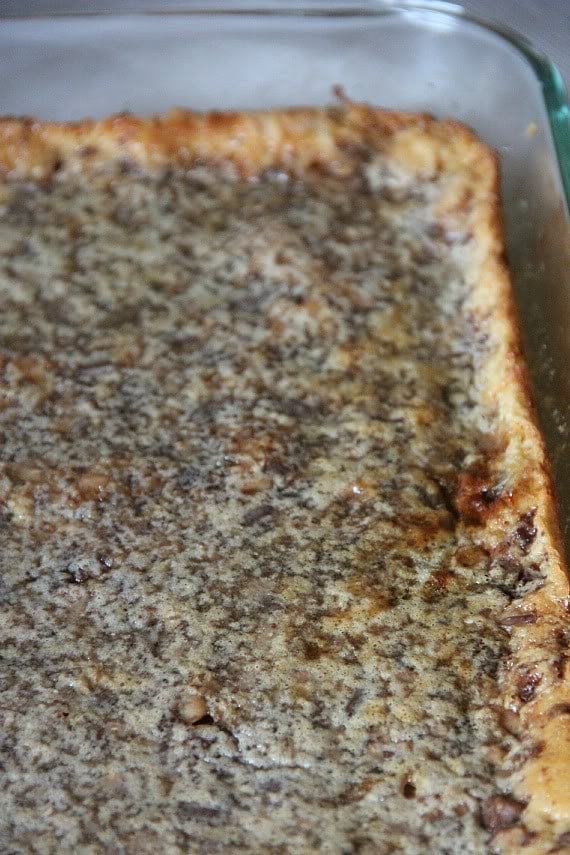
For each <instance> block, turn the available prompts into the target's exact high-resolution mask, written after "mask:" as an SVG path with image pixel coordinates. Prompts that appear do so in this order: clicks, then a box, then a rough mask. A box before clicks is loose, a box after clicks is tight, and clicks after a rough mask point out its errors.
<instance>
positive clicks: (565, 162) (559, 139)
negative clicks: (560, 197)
mask: <svg viewBox="0 0 570 855" xmlns="http://www.w3.org/2000/svg"><path fill="white" fill-rule="evenodd" d="M527 56H528V54H527ZM528 59H530V61H531V62H532V64H533V65H534V68H535V70H536V72H537V74H538V76H539V78H540V82H541V84H542V91H543V94H544V100H545V102H546V109H547V112H548V118H549V119H550V127H551V130H552V136H553V138H554V146H555V148H556V153H557V155H558V165H559V166H560V175H561V177H562V184H563V185H564V192H565V195H566V205H567V207H568V210H569V211H570V106H569V105H568V100H567V97H566V90H565V87H564V82H563V80H562V77H561V75H560V72H559V71H558V69H557V68H556V66H555V65H553V64H552V63H551V62H549V61H548V60H543V59H542V58H540V57H536V56H528Z"/></svg>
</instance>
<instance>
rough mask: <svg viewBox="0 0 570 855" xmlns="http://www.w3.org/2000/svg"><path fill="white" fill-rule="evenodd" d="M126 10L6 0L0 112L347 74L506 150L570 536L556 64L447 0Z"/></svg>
mask: <svg viewBox="0 0 570 855" xmlns="http://www.w3.org/2000/svg"><path fill="white" fill-rule="evenodd" d="M251 2H252V3H255V0H251ZM117 5H118V4H116V5H115V9H116V6H117ZM120 9H121V13H120V14H117V13H116V11H115V12H113V10H112V8H111V9H109V8H108V7H107V5H105V4H104V3H100V2H90V3H89V4H88V5H83V6H82V7H81V6H78V4H77V3H76V4H75V5H74V4H73V3H67V4H66V3H65V2H63V3H62V2H59V3H57V5H55V6H54V4H53V3H52V4H51V5H50V4H49V3H46V2H42V0H37V2H35V3H33V4H30V5H29V6H27V7H26V6H25V4H23V3H22V2H21V0H18V2H14V3H12V4H11V0H5V2H4V3H3V4H2V6H1V7H0V10H1V11H0V14H1V15H2V16H3V20H2V21H1V23H0V77H1V79H2V87H1V88H0V113H1V114H19V115H21V114H29V115H34V116H38V117H41V118H43V119H59V120H69V119H79V118H82V117H85V116H95V117H97V116H103V115H106V114H108V113H112V112H116V111H121V110H131V111H133V112H136V113H142V114H148V113H153V112H158V111H164V110H167V109H168V108H170V107H174V106H184V107H189V108H193V109H196V110H208V109H218V110H222V109H234V108H235V109H237V108H239V109H247V108H260V107H267V108H269V107H282V106H287V105H300V104H305V105H316V104H326V103H330V102H331V101H332V100H334V99H333V96H332V91H333V87H334V86H335V85H340V86H342V87H343V89H344V91H345V93H346V94H347V95H348V96H349V97H350V98H351V99H353V100H363V101H368V102H370V103H372V104H375V105H381V106H384V107H393V108H397V109H404V110H420V111H428V112H431V113H434V114H436V115H440V116H453V117H454V118H457V119H459V120H460V121H462V122H465V123H467V124H468V125H470V126H471V127H473V128H474V129H475V130H476V131H477V132H478V133H479V134H480V136H481V137H482V138H483V139H484V140H486V141H487V142H488V143H489V144H490V145H491V146H493V148H495V149H496V151H497V152H498V153H499V155H500V158H501V163H502V190H503V202H504V219H505V226H506V236H507V250H508V256H509V261H510V265H511V269H512V272H513V278H514V283H515V289H516V295H517V300H518V304H519V309H520V316H521V321H522V330H523V337H524V343H525V347H526V352H527V358H528V362H529V365H530V369H531V374H532V379H533V385H534V392H535V398H536V401H537V405H538V409H539V414H540V419H541V422H542V427H543V431H544V433H545V436H546V439H547V444H548V447H549V452H550V455H551V459H552V463H553V468H554V474H555V481H556V487H557V491H558V496H559V502H560V509H561V519H562V525H563V529H564V534H565V538H566V542H567V544H568V545H570V453H569V443H570V433H569V431H570V371H568V366H569V365H570V223H569V218H568V196H569V195H570V119H569V115H570V114H569V109H568V104H567V102H566V97H565V93H564V89H563V85H562V82H561V79H560V76H559V74H558V72H557V71H556V69H555V68H554V66H553V65H552V64H551V63H550V62H549V61H548V59H547V58H545V57H543V56H541V55H540V54H539V53H538V52H536V51H535V50H534V49H533V48H532V47H531V46H530V45H529V44H528V43H527V42H526V41H525V40H524V39H523V38H522V37H519V36H517V35H516V34H513V33H511V32H505V31H502V30H498V29H496V28H494V27H492V26H489V25H486V24H485V23H482V22H480V21H477V20H474V19H473V18H471V17H469V16H468V15H466V14H465V13H464V12H463V10H462V8H461V7H460V6H459V5H456V4H449V3H442V2H431V3H429V2H413V3H409V2H402V3H391V2H390V3H380V2H368V3H367V2H361V3H358V2H348V3H342V4H339V3H334V2H332V3H330V2H329V3H324V2H319V0H302V1H301V2H288V3H287V5H286V6H285V7H280V6H278V5H277V4H275V3H265V4H263V3H262V2H260V3H257V4H256V8H251V7H250V6H249V5H247V4H246V5H244V4H243V3H240V2H238V3H236V2H232V0H227V2H225V3H223V2H222V3H220V2H216V0H210V2H208V3H204V4H202V5H197V4H193V3H188V2H186V3H183V4H176V3H168V4H164V3H163V4H160V5H159V4H156V3H152V2H146V3H145V2H144V0H139V2H135V3H131V2H129V0H127V2H123V3H121V6H120ZM30 10H31V11H30ZM86 11H87V12H88V14H85V13H86ZM32 12H33V14H32Z"/></svg>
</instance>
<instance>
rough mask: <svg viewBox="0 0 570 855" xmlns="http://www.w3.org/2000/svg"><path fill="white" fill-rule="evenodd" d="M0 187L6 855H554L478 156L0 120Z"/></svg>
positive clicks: (563, 680)
mask: <svg viewBox="0 0 570 855" xmlns="http://www.w3.org/2000/svg"><path fill="white" fill-rule="evenodd" d="M0 164H2V166H3V169H4V176H5V177H4V180H3V183H2V186H1V188H0V191H1V194H2V206H3V208H2V216H1V219H0V301H1V302H0V307H1V311H0V344H1V359H2V363H1V364H2V390H1V391H2V403H1V412H0V430H1V431H2V447H3V454H2V461H3V466H2V480H1V481H0V486H1V490H2V500H3V505H2V510H3V518H2V523H3V525H2V530H1V537H2V549H1V561H2V584H3V594H2V596H3V608H2V616H1V618H0V621H1V624H0V625H1V627H2V635H3V638H2V651H3V659H4V665H3V675H4V679H5V681H6V685H5V689H4V691H3V698H2V715H3V716H4V725H3V734H4V739H5V746H4V755H3V756H4V759H3V763H4V771H3V773H2V774H3V778H4V786H3V787H2V792H1V794H0V804H1V805H2V808H1V811H0V813H1V814H2V816H3V817H4V818H5V819H4V824H5V828H4V831H3V834H4V838H3V839H4V841H5V842H6V846H8V849H9V851H13V852H20V851H21V852H23V851H30V850H31V851H41V852H46V851H54V852H56V851H57V852H62V851H74V852H77V851H84V852H99V851H121V852H123V851H124V852H129V853H130V852H137V853H138V852H156V851H163V852H177V851H196V852H198V851H199V852H205V851H211V852H216V851H244V852H261V851H264V852H265V851H275V852H312V851H323V852H331V853H336V852H362V853H372V852H374V853H379V852H380V853H382V852H386V853H389V852H395V851H406V852H409V853H416V852H417V853H424V852H427V851H432V852H442V853H443V852H449V853H454V852H458V853H459V852H473V853H476V852H482V851H486V850H487V849H491V848H493V847H497V848H502V849H504V850H507V851H508V850H511V851H528V852H547V851H565V848H568V847H569V846H570V842H569V840H570V836H569V835H570V819H569V817H570V796H569V792H570V782H569V769H568V764H569V757H570V752H569V746H570V715H569V710H570V689H569V687H568V679H567V661H566V655H567V653H566V651H567V648H568V645H569V644H570V630H569V626H568V617H567V604H568V585H567V579H566V576H565V573H564V568H563V565H562V563H561V558H560V547H559V543H558V539H557V529H556V521H555V516H554V511H553V504H552V498H551V494H550V488H549V481H548V476H547V474H546V472H545V463H544V451H543V447H542V442H541V439H540V435H539V433H538V431H537V429H536V427H535V425H534V421H533V418H532V413H531V409H530V405H529V402H528V393H527V391H526V381H525V376H524V369H523V367H522V361H521V355H520V351H519V347H518V340H517V334H516V323H515V320H514V316H513V312H512V307H511V295H510V285H509V282H508V277H507V274H506V272H505V268H504V264H503V261H502V239H501V234H500V228H499V225H498V211H497V205H498V196H497V178H496V166H495V161H494V158H493V156H492V155H491V154H490V152H488V150H487V149H485V148H484V146H482V145H481V144H480V143H479V142H478V141H477V140H476V139H475V138H474V137H472V136H471V135H470V134H469V133H468V132H467V131H465V130H464V129H463V128H461V127H459V126H457V125H454V124H453V123H438V122H434V121H432V120H430V119H428V118H426V117H421V116H403V115H400V114H390V113H383V112H380V111H373V110H368V109H367V108H364V107H357V106H345V107H343V108H341V109H335V110H330V111H291V112H289V113H281V114H280V113H272V114H257V115H254V114H248V115H237V116H210V117H198V116H193V115H191V114H185V113H176V114H173V115H170V116H168V117H165V118H164V119H161V120H150V121H145V120H137V119H133V118H131V117H118V118H116V119H114V120H109V121H107V122H103V123H83V124H81V125H79V126H55V125H41V124H36V123H29V122H25V121H23V122H22V121H11V120H5V121H4V123H3V124H2V125H0ZM34 847H35V850H34Z"/></svg>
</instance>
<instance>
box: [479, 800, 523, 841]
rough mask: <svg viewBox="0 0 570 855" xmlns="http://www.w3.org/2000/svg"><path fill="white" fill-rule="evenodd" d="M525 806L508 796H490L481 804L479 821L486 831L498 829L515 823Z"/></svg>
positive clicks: (509, 826) (510, 826)
mask: <svg viewBox="0 0 570 855" xmlns="http://www.w3.org/2000/svg"><path fill="white" fill-rule="evenodd" d="M524 808H525V806H524V804H522V803H521V802H517V801H515V800H514V799H512V798H510V796H498V795H497V796H491V798H489V799H487V800H486V801H484V802H483V804H482V805H481V821H482V823H483V826H484V827H485V828H486V829H487V831H492V832H495V831H499V830H500V829H503V828H512V826H513V825H516V823H517V822H518V819H519V817H520V815H521V813H522V812H523V810H524Z"/></svg>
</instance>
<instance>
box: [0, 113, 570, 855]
mask: <svg viewBox="0 0 570 855" xmlns="http://www.w3.org/2000/svg"><path fill="white" fill-rule="evenodd" d="M363 146H364V147H367V148H371V149H373V150H382V151H383V152H384V153H385V154H386V155H387V156H388V157H389V158H390V159H391V160H393V161H394V162H395V163H396V164H399V165H401V166H402V167H404V168H405V169H406V170H407V171H411V172H413V173H417V174H418V175H421V176H423V177H429V176H430V175H434V174H441V173H444V174H445V175H446V176H447V179H448V192H447V193H446V196H445V199H444V202H443V204H442V206H441V208H440V211H439V215H440V217H441V220H442V223H443V224H445V222H446V220H447V221H449V223H450V224H452V225H453V224H455V225H456V224H457V222H458V221H461V224H462V225H463V226H465V225H467V226H468V227H469V228H470V229H471V230H472V232H473V233H474V234H475V235H476V238H477V246H478V250H479V255H478V263H477V264H474V265H472V267H471V269H470V270H468V271H467V272H466V275H467V277H468V278H469V279H470V285H471V295H472V296H471V300H470V303H469V306H468V307H467V311H468V312H469V313H470V314H471V316H472V319H473V323H474V326H475V328H483V329H484V330H485V333H486V334H487V335H488V336H489V344H488V346H487V347H486V348H485V355H484V358H483V359H482V361H481V363H480V364H479V365H478V366H477V367H478V384H479V387H480V392H481V394H482V396H483V398H484V400H485V402H486V404H487V405H488V407H489V408H490V410H491V411H492V412H493V413H494V421H493V429H494V432H495V433H496V434H497V435H498V436H499V437H501V438H502V440H503V441H502V443H501V444H500V446H499V450H498V451H496V452H495V455H494V457H493V458H492V459H491V460H490V461H489V468H490V469H491V470H493V469H496V470H499V469H502V470H504V471H505V470H506V471H508V473H509V476H510V486H511V490H510V498H509V501H508V502H505V503H503V504H500V506H498V507H497V508H496V509H494V510H493V511H492V512H489V513H488V514H486V515H485V518H484V521H483V522H484V525H481V528H480V534H479V537H480V540H481V541H482V542H484V543H485V545H486V546H487V547H492V548H493V549H494V550H497V551H500V550H501V549H503V548H505V542H506V539H507V538H508V537H509V536H511V535H510V534H509V533H512V532H513V531H515V530H517V525H520V520H521V518H524V516H525V515H528V514H531V520H532V525H533V526H534V527H535V528H536V536H535V537H534V539H533V541H532V543H530V544H529V547H528V548H529V554H531V555H532V556H535V557H536V561H537V563H540V564H541V566H542V568H543V570H544V571H545V572H546V579H545V584H544V586H543V587H542V588H540V590H536V591H534V592H533V593H531V594H528V595H527V596H525V597H523V598H522V599H520V600H517V601H516V602H515V603H513V604H512V605H511V606H510V607H509V615H510V616H511V617H513V616H514V617H515V618H516V617H517V616H519V615H525V614H528V613H532V614H533V615H536V617H537V619H536V620H534V622H524V620H522V621H520V622H517V621H516V620H514V621H512V630H511V631H512V636H511V644H512V662H511V663H510V664H509V667H507V668H504V669H503V674H502V678H501V679H502V693H503V701H504V707H505V709H506V710H509V711H516V712H517V713H518V714H519V716H520V720H521V722H522V729H523V733H524V734H525V738H526V741H527V744H533V745H534V746H536V750H535V751H534V752H533V753H531V756H530V757H529V759H527V760H526V762H525V763H524V764H523V765H522V767H521V768H520V770H519V771H518V772H516V773H515V774H514V776H513V782H512V789H513V792H514V794H515V795H516V796H517V798H519V799H521V800H523V801H524V802H525V803H527V807H526V809H525V811H524V813H523V816H522V819H523V830H521V827H517V828H515V829H510V830H508V831H504V832H501V833H500V834H499V835H498V836H497V837H496V838H495V842H496V843H497V845H498V846H499V847H500V848H502V849H504V850H505V851H520V849H521V847H522V846H523V844H524V846H525V850H524V851H528V852H529V853H531V852H536V853H539V852H546V851H554V850H552V849H551V848H550V847H551V846H552V845H553V843H555V841H556V840H558V839H560V837H561V835H562V834H564V833H566V832H568V829H569V827H570V715H569V714H568V712H569V711H570V679H569V676H568V674H567V673H566V672H567V668H566V661H565V659H564V655H563V653H561V652H560V637H561V633H564V632H565V629H564V627H565V626H567V624H568V615H567V607H568V602H569V600H568V597H569V587H568V577H567V575H566V571H565V566H564V560H563V556H562V545H561V539H560V533H559V528H558V521H557V515H556V507H555V501H554V498H553V490H552V483H551V479H550V475H549V471H548V464H547V461H546V455H545V449H544V443H543V440H542V437H541V434H540V431H539V429H538V427H537V423H536V418H535V415H534V410H533V406H532V403H531V396H530V392H529V381H528V377H527V373H526V369H525V367H524V362H523V358H522V354H521V345H520V337H519V333H518V322H517V318H516V312H515V308H514V302H513V296H512V288H511V283H510V278H509V273H508V269H507V267H506V264H505V261H504V255H503V251H504V241H503V233H502V225H501V216H500V208H499V201H498V200H499V189H498V167H497V162H496V158H495V156H494V155H493V153H492V152H491V151H490V150H489V149H488V148H487V147H486V146H484V145H483V144H482V143H481V142H480V141H479V140H478V139H477V138H476V137H475V136H474V135H473V134H472V133H471V132H470V131H468V130H467V129H466V128H464V127H463V126H461V125H459V124H456V123H454V122H450V121H445V122H438V121H435V120H433V119H431V118H430V117H428V116H424V115H408V114H403V113H395V112H394V113H390V112H383V111H379V110H371V109H369V108H367V107H364V106H359V105H346V106H343V107H342V108H333V109H330V110H309V109H297V110H291V111H286V112H281V113H250V114H241V113H236V114H210V115H204V116H201V115H196V114H192V113H188V112H183V111H174V112H171V113H169V114H168V115H166V116H164V117H163V118H152V119H141V118H136V117H132V116H127V115H121V116H116V117H112V118H109V119H106V120H103V121H97V122H93V121H86V122H81V123H78V124H73V125H69V124H55V123H49V124H43V123H39V122H36V121H33V120H19V119H4V120H3V121H2V122H0V171H1V172H2V173H3V174H4V175H6V176H17V177H27V176H29V177H31V178H34V179H41V178H44V177H46V176H48V175H49V174H50V173H52V172H53V171H54V170H56V169H57V168H59V167H60V165H64V166H65V167H66V168H69V169H74V170H85V169H92V168H97V167H98V166H101V165H103V164H105V163H108V162H109V161H110V160H112V161H117V160H118V161H128V162H129V163H134V164H135V165H138V166H140V167H141V168H143V169H151V170H152V169H160V168H164V167H168V166H169V165H181V166H186V165H193V164H196V163H201V162H205V163H208V164H212V163H213V164H220V165H224V164H230V165H231V166H232V167H233V168H234V169H236V170H237V171H238V172H239V174H240V175H242V176H243V177H255V176H256V175H258V174H259V173H260V172H262V171H264V170H268V169H277V170H278V169H287V170H288V171H291V172H293V173H295V174H300V175H302V174H303V173H304V172H305V171H306V170H307V169H309V168H315V167H317V168H324V169H327V170H332V171H334V172H336V173H339V174H345V173H347V174H348V173H350V171H351V168H352V166H353V162H354V157H353V152H354V150H355V147H356V148H357V149H360V150H361V149H362V147H363ZM460 510H461V506H460ZM467 516H468V515H467ZM471 522H472V521H471ZM480 522H481V521H480ZM464 524H465V525H469V524H470V520H469V519H467V518H465V523H464ZM522 673H526V674H531V675H532V674H537V675H538V679H539V680H540V690H539V691H537V692H536V693H535V695H534V697H533V698H532V699H531V700H530V701H529V702H527V701H526V699H525V698H524V696H523V697H522V698H521V689H520V677H521V674H522ZM517 681H518V682H517ZM524 828H526V831H525V830H524ZM525 835H526V837H525ZM557 851H560V850H557Z"/></svg>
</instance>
